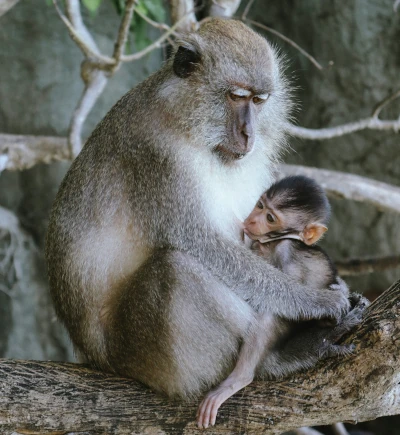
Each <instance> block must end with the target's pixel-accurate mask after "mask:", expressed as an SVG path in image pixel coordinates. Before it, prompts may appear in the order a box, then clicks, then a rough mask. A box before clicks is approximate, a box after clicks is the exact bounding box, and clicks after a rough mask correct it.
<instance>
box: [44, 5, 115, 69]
mask: <svg viewBox="0 0 400 435" xmlns="http://www.w3.org/2000/svg"><path fill="white" fill-rule="evenodd" d="M53 4H54V7H55V8H56V11H57V13H58V15H59V17H60V18H61V20H62V21H63V22H64V24H65V25H66V27H67V29H68V31H69V33H70V35H71V38H72V40H73V41H74V42H75V43H76V45H77V46H78V47H79V48H80V49H81V51H82V52H83V54H84V55H85V56H86V57H87V58H90V59H92V60H95V61H96V62H98V63H99V64H104V65H113V64H114V60H113V59H112V58H110V57H108V56H104V55H103V54H101V53H97V52H96V51H95V50H93V47H91V46H90V45H91V44H88V41H85V40H84V38H83V37H81V35H80V34H79V33H78V31H77V30H75V28H74V26H73V25H72V23H71V22H70V21H69V20H68V18H67V17H66V16H65V15H64V14H63V12H62V11H61V9H60V7H59V6H58V3H57V0H53Z"/></svg>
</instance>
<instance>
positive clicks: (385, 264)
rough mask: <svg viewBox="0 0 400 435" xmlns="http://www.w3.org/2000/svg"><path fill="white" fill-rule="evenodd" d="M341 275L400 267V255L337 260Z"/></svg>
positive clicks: (360, 273)
mask: <svg viewBox="0 0 400 435" xmlns="http://www.w3.org/2000/svg"><path fill="white" fill-rule="evenodd" d="M335 265H336V267H337V269H338V272H339V275H340V276H352V275H362V274H367V273H373V272H384V271H386V270H390V269H395V268H398V267H400V255H389V256H387V257H371V258H355V259H351V260H347V261H335Z"/></svg>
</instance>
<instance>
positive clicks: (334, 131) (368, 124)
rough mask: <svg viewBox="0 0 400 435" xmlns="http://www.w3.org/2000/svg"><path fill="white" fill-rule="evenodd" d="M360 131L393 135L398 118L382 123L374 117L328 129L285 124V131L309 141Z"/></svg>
mask: <svg viewBox="0 0 400 435" xmlns="http://www.w3.org/2000/svg"><path fill="white" fill-rule="evenodd" d="M361 130H391V131H394V132H395V133H398V132H399V131H400V118H399V119H393V120H387V121H382V120H380V119H378V118H375V117H370V118H365V119H360V120H359V121H356V122H349V123H348V124H342V125H338V126H336V127H328V128H315V129H314V128H305V127H299V126H297V125H293V124H290V123H288V124H286V131H287V132H288V133H289V134H290V135H292V136H295V137H298V138H301V139H310V140H323V139H332V138H335V137H340V136H344V135H346V134H350V133H355V132H356V131H361Z"/></svg>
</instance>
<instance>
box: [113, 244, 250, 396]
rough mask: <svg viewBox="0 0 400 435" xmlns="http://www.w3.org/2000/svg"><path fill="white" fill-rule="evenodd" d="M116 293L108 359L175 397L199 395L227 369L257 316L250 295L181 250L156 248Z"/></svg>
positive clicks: (123, 371) (118, 368)
mask: <svg viewBox="0 0 400 435" xmlns="http://www.w3.org/2000/svg"><path fill="white" fill-rule="evenodd" d="M111 299H112V298H111ZM111 299H110V300H111ZM113 300H114V301H115V305H114V306H113V307H112V308H111V309H110V310H109V311H108V313H107V319H106V321H105V331H106V332H105V340H106V348H107V360H108V362H109V365H110V366H111V367H112V368H113V370H114V371H115V372H116V373H118V374H120V375H124V376H128V377H132V378H134V379H137V380H140V381H141V382H143V383H145V384H147V385H149V386H150V387H152V388H154V389H155V390H157V391H161V392H163V393H165V394H167V395H168V396H172V397H173V396H179V397H192V396H195V395H197V394H199V393H200V392H202V391H204V390H205V389H209V388H211V386H212V385H215V384H216V383H217V382H220V381H221V380H222V379H223V378H224V377H225V376H227V375H228V373H229V372H230V371H231V370H232V369H233V367H234V362H235V360H236V357H237V352H238V347H239V343H240V341H241V340H242V339H243V337H244V336H245V334H246V331H247V330H248V328H249V325H250V323H251V322H252V321H253V318H254V312H253V310H252V309H251V308H250V306H249V305H248V304H247V303H246V302H244V301H243V300H242V299H240V298H239V297H238V296H236V295H235V294H234V293H233V292H232V291H230V290H229V289H228V288H227V287H226V286H224V285H223V284H221V282H220V281H218V280H217V279H215V278H214V277H212V276H211V274H210V272H209V271H208V270H207V269H205V268H204V267H203V266H202V265H201V264H200V263H198V262H197V261H196V260H194V259H193V258H192V257H190V256H189V255H187V254H183V253H180V252H176V251H168V250H159V251H158V252H156V253H155V254H154V255H153V256H151V257H150V258H149V259H148V260H147V261H146V262H145V263H144V264H143V265H142V266H141V267H140V268H139V270H137V271H136V272H135V274H134V276H133V277H131V278H129V279H127V280H126V281H125V282H124V283H123V285H122V286H121V287H120V289H119V290H118V291H117V293H116V294H115V297H114V298H113Z"/></svg>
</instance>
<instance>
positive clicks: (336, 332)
mask: <svg viewBox="0 0 400 435" xmlns="http://www.w3.org/2000/svg"><path fill="white" fill-rule="evenodd" d="M349 300H350V303H351V306H352V309H351V310H350V311H349V312H348V313H347V314H346V316H344V317H343V319H342V320H341V322H340V323H339V324H338V325H337V326H336V327H335V328H333V329H332V331H331V332H330V333H329V334H328V335H327V336H326V337H325V338H324V340H323V343H322V345H321V347H320V349H319V355H320V357H321V358H329V357H331V356H348V355H350V354H352V353H353V351H354V349H355V346H354V345H353V344H344V345H340V344H335V343H336V342H337V341H338V340H339V339H340V338H342V337H343V335H345V334H346V333H347V332H350V331H351V330H352V329H353V328H354V327H355V326H356V325H358V324H359V323H360V322H361V320H362V318H363V314H364V311H365V309H366V308H367V307H368V306H369V305H370V302H369V300H368V299H366V298H365V297H363V296H362V295H360V294H358V293H351V294H350V297H349Z"/></svg>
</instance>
